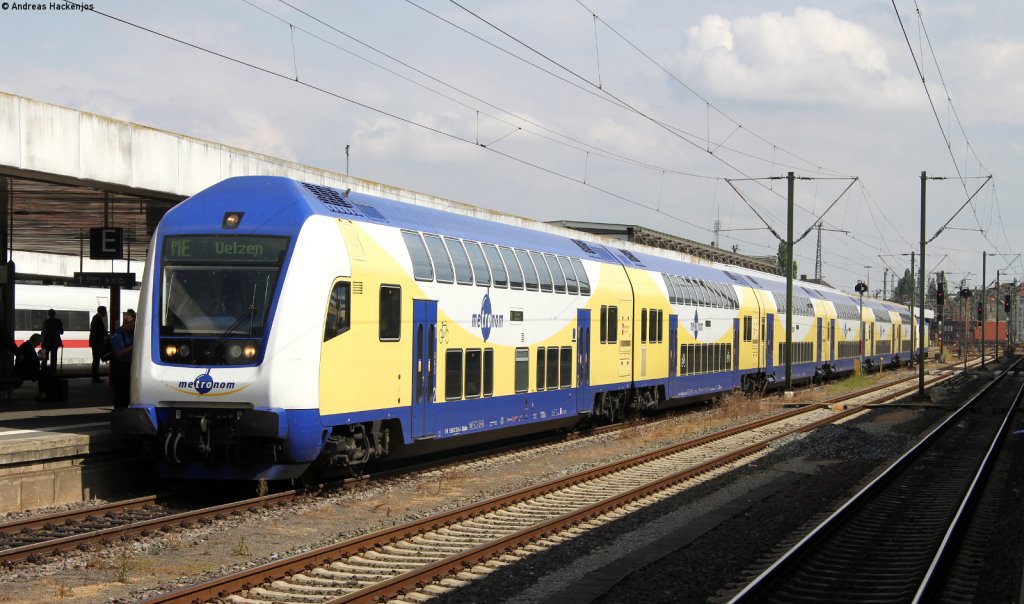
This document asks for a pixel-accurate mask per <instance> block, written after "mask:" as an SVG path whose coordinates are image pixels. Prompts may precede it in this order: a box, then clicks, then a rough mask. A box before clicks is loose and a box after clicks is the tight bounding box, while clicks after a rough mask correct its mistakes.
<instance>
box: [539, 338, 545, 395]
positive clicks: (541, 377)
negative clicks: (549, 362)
mask: <svg viewBox="0 0 1024 604" xmlns="http://www.w3.org/2000/svg"><path fill="white" fill-rule="evenodd" d="M545 358H547V357H545V356H544V349H543V348H538V349H537V392H540V391H541V390H544V376H545V375H547V370H546V369H545V367H546V365H545V364H544V359H545Z"/></svg>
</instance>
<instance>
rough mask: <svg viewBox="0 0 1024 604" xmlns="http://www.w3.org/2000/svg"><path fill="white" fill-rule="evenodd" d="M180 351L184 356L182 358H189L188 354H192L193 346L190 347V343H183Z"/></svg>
mask: <svg viewBox="0 0 1024 604" xmlns="http://www.w3.org/2000/svg"><path fill="white" fill-rule="evenodd" d="M178 352H179V353H181V357H182V358H184V359H187V358H188V355H189V354H190V353H191V352H192V349H191V348H189V345H188V344H182V345H181V346H180V347H179V348H178Z"/></svg>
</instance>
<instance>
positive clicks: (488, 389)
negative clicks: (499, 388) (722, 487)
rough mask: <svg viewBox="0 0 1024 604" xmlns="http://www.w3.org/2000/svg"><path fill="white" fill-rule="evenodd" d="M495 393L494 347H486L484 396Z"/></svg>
mask: <svg viewBox="0 0 1024 604" xmlns="http://www.w3.org/2000/svg"><path fill="white" fill-rule="evenodd" d="M492 394H494V349H493V348H487V349H484V396H491V395H492Z"/></svg>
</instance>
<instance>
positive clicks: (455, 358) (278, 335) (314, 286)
mask: <svg viewBox="0 0 1024 604" xmlns="http://www.w3.org/2000/svg"><path fill="white" fill-rule="evenodd" d="M784 292H785V283H784V281H783V280H782V279H781V278H780V277H778V276H777V275H768V274H763V273H757V272H753V271H749V270H744V269H739V268H734V267H728V266H724V265H718V264H712V263H708V262H706V261H700V260H697V259H695V258H692V257H690V256H686V255H682V254H678V253H675V252H669V251H664V250H654V249H649V248H644V247H642V246H638V245H634V244H629V243H624V242H612V241H611V240H603V239H600V238H598V237H594V236H590V235H585V234H583V233H576V232H574V231H569V230H566V229H561V228H558V227H553V226H550V225H544V224H540V223H532V222H529V221H525V220H522V219H517V218H513V217H505V216H495V215H485V214H484V213H482V212H477V211H474V210H472V209H468V208H467V207H456V206H454V205H450V206H445V205H443V204H440V203H438V204H434V205H430V206H428V205H415V204H410V203H403V202H399V201H394V200H389V199H384V198H380V197H375V196H371V195H366V194H360V193H354V192H351V191H348V190H344V191H343V190H339V189H335V188H330V187H325V186H320V185H313V184H308V183H302V182H298V181H295V180H291V179H287V178H280V177H239V178H232V179H228V180H226V181H224V182H221V183H219V184H217V185H214V186H213V187H210V188H209V189H207V190H205V191H203V192H201V193H199V194H197V195H195V196H193V197H191V198H189V199H187V200H185V201H184V202H182V203H181V204H179V205H178V206H177V207H175V208H174V209H172V210H171V211H170V212H168V213H167V215H166V216H165V217H164V218H163V220H162V221H161V222H160V225H159V226H158V228H157V231H156V233H155V235H154V239H153V245H152V246H151V249H150V253H149V258H148V264H147V270H146V275H145V277H144V280H143V287H142V293H141V297H140V302H139V321H138V324H137V327H136V339H135V348H134V356H133V368H132V376H133V377H132V395H131V396H132V405H131V406H130V407H129V408H127V409H121V410H117V411H116V412H115V415H114V420H113V426H114V430H115V432H117V433H121V434H134V435H140V436H144V437H146V438H149V439H151V440H152V443H153V445H154V447H153V448H154V450H155V451H156V452H157V454H158V456H159V468H160V472H161V474H163V475H165V476H177V477H184V478H205V479H243V480H257V479H291V478H296V477H300V476H301V475H303V474H304V473H307V472H310V473H319V472H327V471H330V470H332V469H335V470H343V469H348V470H352V469H357V468H361V467H362V466H363V465H365V464H366V463H368V462H371V461H374V460H379V459H383V458H394V457H399V456H404V455H412V454H418V453H421V452H427V451H431V450H438V449H442V448H448V447H455V446H460V445H466V444H470V443H474V442H481V441H485V440H496V439H500V438H507V437H509V436H513V435H517V434H521V433H526V432H535V431H541V430H552V429H558V428H569V427H572V426H575V425H577V424H579V423H581V422H584V421H614V420H617V419H619V418H621V417H624V416H626V415H629V414H631V413H635V412H637V411H641V410H645V409H654V408H658V407H664V406H670V405H674V404H680V403H683V402H687V401H693V400H701V399H708V398H711V397H713V396H716V395H718V394H720V393H723V392H728V391H731V390H734V389H739V388H743V389H746V390H748V391H755V390H758V389H763V388H765V387H768V386H770V385H771V384H772V383H773V382H774V381H775V380H777V379H778V378H779V377H781V375H782V372H783V371H784V363H785V358H786V355H788V354H792V355H793V376H794V378H796V379H797V380H810V379H815V378H821V377H826V376H828V375H832V374H835V373H843V372H848V371H852V370H853V369H854V368H855V364H856V363H857V362H861V361H863V360H864V359H872V360H873V362H878V363H880V364H881V363H891V362H894V361H895V362H898V361H899V360H907V359H909V357H910V353H909V340H905V338H906V337H907V334H908V332H907V323H908V320H909V314H908V313H907V312H906V309H903V308H902V307H897V306H895V305H891V304H888V303H883V302H875V301H865V303H864V306H863V313H861V306H860V305H859V304H858V300H857V299H854V298H851V297H849V296H848V295H846V294H844V293H842V292H839V291H836V290H833V289H829V288H826V287H821V286H819V285H813V284H809V283H799V284H798V287H796V288H795V289H794V308H793V322H794V325H793V344H792V346H789V345H787V343H786V342H785V341H784V337H785V333H786V329H785V320H786V309H785V300H786V298H785V294H784ZM861 329H865V330H866V331H865V333H866V336H865V338H864V341H865V342H868V343H869V346H870V348H869V349H868V350H863V351H862V350H861V347H860V343H861V338H860V330H861Z"/></svg>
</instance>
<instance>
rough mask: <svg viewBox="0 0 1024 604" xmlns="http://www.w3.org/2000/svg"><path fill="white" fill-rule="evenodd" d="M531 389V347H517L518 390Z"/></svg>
mask: <svg viewBox="0 0 1024 604" xmlns="http://www.w3.org/2000/svg"><path fill="white" fill-rule="evenodd" d="M529 389H530V349H529V348H516V392H526V391H527V390H529Z"/></svg>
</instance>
